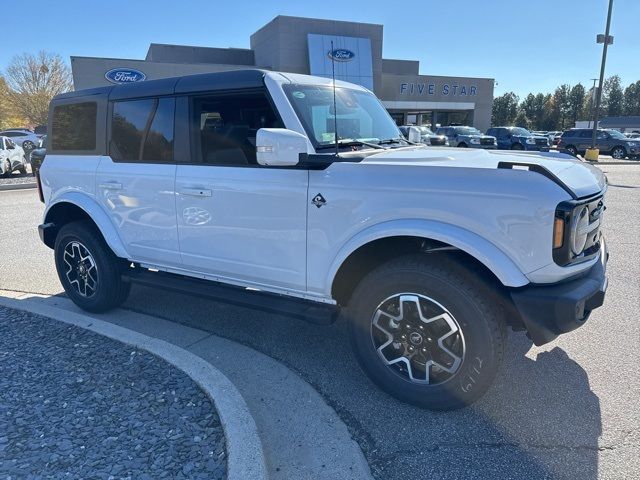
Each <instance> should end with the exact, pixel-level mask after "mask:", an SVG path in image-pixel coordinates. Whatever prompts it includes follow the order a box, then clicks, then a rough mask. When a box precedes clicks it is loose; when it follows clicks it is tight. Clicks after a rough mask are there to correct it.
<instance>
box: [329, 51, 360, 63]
mask: <svg viewBox="0 0 640 480" xmlns="http://www.w3.org/2000/svg"><path fill="white" fill-rule="evenodd" d="M328 55H329V58H333V59H334V60H335V61H336V62H350V61H351V60H353V57H355V56H356V54H355V53H353V52H352V51H351V50H347V49H346V48H336V49H333V50H329V52H328Z"/></svg>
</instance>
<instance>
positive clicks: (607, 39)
mask: <svg viewBox="0 0 640 480" xmlns="http://www.w3.org/2000/svg"><path fill="white" fill-rule="evenodd" d="M611 10H613V0H609V10H608V12H607V27H606V29H605V32H604V35H602V34H599V35H598V36H597V37H596V38H597V40H596V41H597V43H603V44H604V45H603V47H602V63H601V65H600V81H599V82H598V91H597V93H596V111H595V112H594V115H593V133H592V135H591V150H595V148H596V134H597V132H598V115H599V113H600V100H601V98H602V85H603V83H604V67H605V65H606V63H607V47H608V46H609V44H610V43H613V37H612V36H610V35H609V30H610V27H611ZM589 160H595V161H597V160H598V159H597V157H596V158H595V159H589Z"/></svg>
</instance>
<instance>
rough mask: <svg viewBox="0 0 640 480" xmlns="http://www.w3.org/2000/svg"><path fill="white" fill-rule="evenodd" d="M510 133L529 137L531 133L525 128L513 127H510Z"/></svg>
mask: <svg viewBox="0 0 640 480" xmlns="http://www.w3.org/2000/svg"><path fill="white" fill-rule="evenodd" d="M510 130H511V135H519V136H521V137H531V136H533V134H532V133H531V132H530V131H529V130H527V129H526V128H520V127H515V128H512V129H510Z"/></svg>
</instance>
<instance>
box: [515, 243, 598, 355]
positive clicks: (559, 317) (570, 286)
mask: <svg viewBox="0 0 640 480" xmlns="http://www.w3.org/2000/svg"><path fill="white" fill-rule="evenodd" d="M608 258H609V252H608V250H607V247H606V244H605V242H604V238H602V239H601V246H600V258H599V261H598V262H597V263H596V264H595V265H594V266H593V267H591V269H590V270H589V271H588V272H587V273H586V275H584V276H582V277H580V278H577V279H574V280H569V281H566V282H562V283H557V284H553V285H530V286H527V287H523V288H519V289H514V290H512V291H511V299H512V300H513V304H514V306H515V308H516V310H517V311H518V312H519V313H520V316H521V318H522V322H523V324H524V326H525V328H526V330H527V332H528V333H529V336H530V337H531V339H532V340H533V342H534V343H535V344H536V345H544V344H545V343H548V342H550V341H552V340H553V339H555V338H556V337H557V336H558V335H560V334H562V333H567V332H570V331H572V330H575V329H576V328H578V327H580V326H582V325H584V323H585V322H586V321H587V319H588V318H589V315H590V314H591V312H592V311H593V310H595V309H596V308H598V307H600V306H602V304H603V303H604V297H605V292H606V290H607V284H608V281H607V276H606V266H607V260H608Z"/></svg>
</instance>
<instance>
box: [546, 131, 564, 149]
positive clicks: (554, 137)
mask: <svg viewBox="0 0 640 480" xmlns="http://www.w3.org/2000/svg"><path fill="white" fill-rule="evenodd" d="M560 135H562V132H561V131H559V130H554V131H551V132H546V133H545V136H546V137H547V138H548V139H549V145H557V144H558V140H560Z"/></svg>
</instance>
